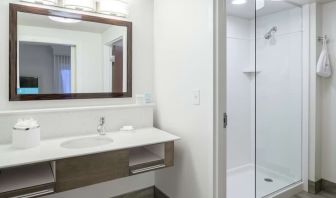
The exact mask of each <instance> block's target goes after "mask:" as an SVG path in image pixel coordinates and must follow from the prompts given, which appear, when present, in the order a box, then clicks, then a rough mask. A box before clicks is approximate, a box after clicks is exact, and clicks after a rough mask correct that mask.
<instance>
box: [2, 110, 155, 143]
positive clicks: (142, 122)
mask: <svg viewBox="0 0 336 198" xmlns="http://www.w3.org/2000/svg"><path fill="white" fill-rule="evenodd" d="M102 116H104V117H105V118H106V130H107V131H118V130H119V129H120V128H121V127H122V126H124V125H133V126H134V127H135V128H145V127H152V126H153V106H151V105H145V106H135V107H127V105H125V107H121V108H120V107H118V108H117V107H115V108H113V107H112V108H107V109H103V110H102V109H90V110H73V111H64V112H62V111H55V112H52V111H50V112H29V111H28V112H27V113H24V112H22V113H21V112H20V113H13V114H12V113H6V114H0V123H1V125H0V131H1V138H0V144H6V143H10V142H11V136H12V127H13V126H14V124H15V123H16V122H17V120H18V119H19V118H34V119H36V120H37V121H38V122H39V124H40V126H41V138H42V139H49V138H57V137H65V136H76V135H86V134H95V133H97V126H98V123H99V118H100V117H102Z"/></svg>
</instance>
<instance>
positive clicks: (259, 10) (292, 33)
mask: <svg viewBox="0 0 336 198" xmlns="http://www.w3.org/2000/svg"><path fill="white" fill-rule="evenodd" d="M256 16H257V17H256V21H255V28H256V31H255V39H256V40H255V41H256V42H255V63H256V65H255V69H256V73H255V79H256V81H255V87H256V90H255V105H256V106H255V149H256V150H255V151H256V156H255V174H256V178H255V181H256V197H257V198H261V197H267V196H268V195H270V194H273V193H275V192H277V191H280V190H282V189H284V188H286V187H289V186H290V185H292V184H295V183H296V182H299V181H301V178H302V176H301V174H302V171H301V167H302V166H301V156H302V155H301V153H302V151H301V150H302V146H301V140H302V137H301V136H302V85H303V80H302V9H301V7H297V6H295V5H294V4H291V3H287V2H285V1H268V0H265V1H263V0H257V3H256Z"/></svg>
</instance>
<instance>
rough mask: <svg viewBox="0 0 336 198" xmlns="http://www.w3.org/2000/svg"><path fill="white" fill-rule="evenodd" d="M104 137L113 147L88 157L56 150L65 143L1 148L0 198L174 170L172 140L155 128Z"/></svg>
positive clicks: (79, 152)
mask: <svg viewBox="0 0 336 198" xmlns="http://www.w3.org/2000/svg"><path fill="white" fill-rule="evenodd" d="M107 136H109V137H110V138H113V140H114V141H115V143H114V145H113V143H112V144H111V145H110V146H105V147H104V146H103V147H99V148H92V150H91V149H89V150H91V151H88V149H76V150H71V149H65V148H60V146H59V145H61V143H62V142H64V141H65V138H62V139H57V140H56V139H55V140H50V141H47V142H45V143H43V142H42V143H41V146H39V148H33V149H26V150H21V154H20V150H17V149H14V148H12V147H11V146H10V145H2V146H0V152H1V153H3V154H4V155H3V156H0V170H1V173H0V198H3V197H6V198H7V197H20V198H21V197H22V198H23V197H25V198H28V197H38V196H41V195H47V194H52V193H58V192H63V191H67V190H72V189H76V188H80V187H85V186H89V185H93V184H98V183H101V182H106V181H110V180H114V179H118V178H122V177H128V176H132V175H135V174H141V173H145V172H148V171H154V170H158V169H162V168H166V167H171V166H173V165H174V141H176V140H178V139H179V138H178V137H176V136H173V135H171V134H168V133H166V132H163V131H161V130H158V129H154V128H149V129H141V130H139V131H137V132H135V133H133V134H124V133H121V132H118V133H115V134H108V135H107ZM48 145H49V148H48ZM55 145H58V147H55ZM53 147H55V148H53ZM6 151H7V152H6ZM48 155H49V156H48ZM20 156H21V158H20ZM62 156H63V157H62ZM30 157H31V158H30ZM5 159H7V162H6V161H5Z"/></svg>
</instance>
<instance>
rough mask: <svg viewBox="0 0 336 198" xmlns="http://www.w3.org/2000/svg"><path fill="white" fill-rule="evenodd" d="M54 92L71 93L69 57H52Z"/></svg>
mask: <svg viewBox="0 0 336 198" xmlns="http://www.w3.org/2000/svg"><path fill="white" fill-rule="evenodd" d="M54 91H55V93H60V94H61V93H71V57H70V56H64V55H55V56H54Z"/></svg>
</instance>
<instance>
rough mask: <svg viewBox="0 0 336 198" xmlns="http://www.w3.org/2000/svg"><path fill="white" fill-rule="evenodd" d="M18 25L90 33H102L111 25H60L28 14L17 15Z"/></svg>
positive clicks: (81, 23) (40, 16)
mask: <svg viewBox="0 0 336 198" xmlns="http://www.w3.org/2000/svg"><path fill="white" fill-rule="evenodd" d="M18 24H19V25H26V26H37V27H45V28H55V29H65V30H73V31H82V32H92V33H103V32H105V31H106V30H108V29H109V28H111V27H112V26H111V25H107V24H101V23H93V22H88V21H81V22H79V23H61V22H56V21H53V20H51V19H49V18H48V16H45V15H38V14H29V13H19V14H18Z"/></svg>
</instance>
